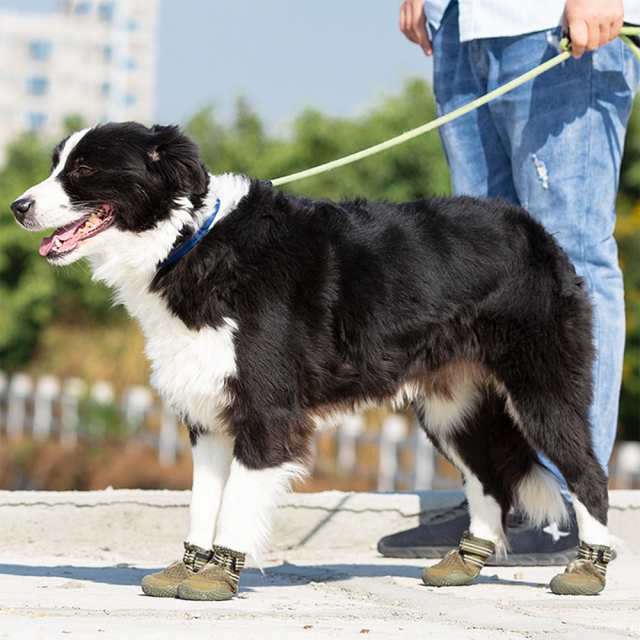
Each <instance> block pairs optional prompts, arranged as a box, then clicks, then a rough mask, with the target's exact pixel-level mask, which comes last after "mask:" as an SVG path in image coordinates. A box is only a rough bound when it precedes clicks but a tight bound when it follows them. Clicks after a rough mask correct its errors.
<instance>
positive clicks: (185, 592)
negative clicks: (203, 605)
mask: <svg viewBox="0 0 640 640" xmlns="http://www.w3.org/2000/svg"><path fill="white" fill-rule="evenodd" d="M233 595H234V594H233V593H229V591H226V590H225V591H222V590H220V591H216V590H215V589H206V590H204V589H192V588H191V587H189V586H187V585H183V584H181V585H180V586H179V587H178V594H177V597H178V598H180V600H201V601H212V602H223V601H224V600H231V598H233Z"/></svg>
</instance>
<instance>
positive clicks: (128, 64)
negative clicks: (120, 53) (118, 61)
mask: <svg viewBox="0 0 640 640" xmlns="http://www.w3.org/2000/svg"><path fill="white" fill-rule="evenodd" d="M124 67H125V69H126V70H127V71H135V70H136V69H137V68H138V61H137V60H136V59H135V58H127V59H126V61H125V63H124Z"/></svg>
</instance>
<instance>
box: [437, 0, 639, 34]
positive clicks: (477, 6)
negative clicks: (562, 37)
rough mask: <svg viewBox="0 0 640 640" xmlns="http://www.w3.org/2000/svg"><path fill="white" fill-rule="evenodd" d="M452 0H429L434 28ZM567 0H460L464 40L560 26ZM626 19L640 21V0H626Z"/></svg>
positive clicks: (461, 32) (461, 26)
mask: <svg viewBox="0 0 640 640" xmlns="http://www.w3.org/2000/svg"><path fill="white" fill-rule="evenodd" d="M449 2H450V0H426V2H425V13H426V14H427V20H428V22H429V23H430V24H431V26H432V27H434V28H437V27H438V26H439V25H440V21H441V20H442V16H443V15H444V12H445V9H446V8H447V6H448V5H449ZM565 2H566V0H534V1H533V2H526V3H523V2H519V1H518V0H458V5H459V8H460V24H459V26H460V40H461V41H462V42H464V41H466V40H475V39H477V38H498V37H501V36H517V35H521V34H523V33H533V32H534V31H543V30H545V29H552V28H553V27H557V26H558V25H559V24H560V23H561V22H562V14H563V13H564V5H565ZM624 19H625V20H626V21H628V22H633V23H634V24H640V0H630V1H629V2H625V3H624Z"/></svg>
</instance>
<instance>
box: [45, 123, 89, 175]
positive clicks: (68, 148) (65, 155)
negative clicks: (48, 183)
mask: <svg viewBox="0 0 640 640" xmlns="http://www.w3.org/2000/svg"><path fill="white" fill-rule="evenodd" d="M89 131H91V128H90V127H87V128H86V129H82V130H81V131H76V132H75V133H72V134H71V135H70V136H69V139H68V140H67V141H66V142H65V143H64V146H63V147H62V149H61V151H60V159H59V160H58V164H57V165H56V166H55V167H53V171H52V172H51V177H54V178H55V177H56V176H58V175H59V174H60V173H62V170H63V169H64V166H65V165H66V164H67V160H68V159H69V156H70V155H71V152H72V151H73V150H74V149H75V147H76V146H77V144H78V142H80V140H82V138H84V136H85V135H86V134H87V133H88V132H89Z"/></svg>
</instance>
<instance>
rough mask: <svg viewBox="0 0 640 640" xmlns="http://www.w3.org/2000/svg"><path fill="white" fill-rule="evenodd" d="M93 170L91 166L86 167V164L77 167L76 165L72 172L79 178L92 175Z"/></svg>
mask: <svg viewBox="0 0 640 640" xmlns="http://www.w3.org/2000/svg"><path fill="white" fill-rule="evenodd" d="M95 172H96V170H95V169H92V168H91V167H87V166H86V165H80V166H79V167H76V170H75V172H74V173H75V174H76V175H77V176H79V177H80V178H86V177H88V176H92V175H93V174H94V173H95Z"/></svg>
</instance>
